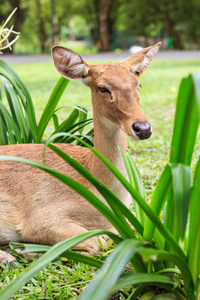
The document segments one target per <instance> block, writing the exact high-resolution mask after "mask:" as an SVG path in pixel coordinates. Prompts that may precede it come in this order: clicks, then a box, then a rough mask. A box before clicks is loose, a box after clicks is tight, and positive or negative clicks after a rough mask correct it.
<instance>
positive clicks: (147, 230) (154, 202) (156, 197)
mask: <svg viewBox="0 0 200 300" xmlns="http://www.w3.org/2000/svg"><path fill="white" fill-rule="evenodd" d="M171 180H172V176H171V171H170V168H169V165H166V167H165V169H164V171H163V173H162V175H161V176H160V178H159V181H158V183H157V185H156V188H155V190H154V193H153V196H152V199H151V203H150V208H151V209H152V210H153V211H154V212H155V213H156V215H157V216H159V215H160V213H161V210H162V209H163V207H164V204H165V202H166V200H167V197H166V196H167V192H168V190H169V189H170V186H171ZM154 229H155V225H154V224H153V223H152V222H151V220H150V219H149V218H146V222H145V226H144V235H143V238H144V240H146V241H149V242H151V240H152V237H153V233H154Z"/></svg>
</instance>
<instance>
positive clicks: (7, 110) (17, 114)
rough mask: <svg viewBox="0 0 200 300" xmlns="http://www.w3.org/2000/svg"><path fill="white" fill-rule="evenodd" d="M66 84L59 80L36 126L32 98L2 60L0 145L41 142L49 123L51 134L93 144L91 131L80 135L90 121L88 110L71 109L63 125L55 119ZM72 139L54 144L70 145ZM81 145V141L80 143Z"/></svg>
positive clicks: (67, 81) (0, 74)
mask: <svg viewBox="0 0 200 300" xmlns="http://www.w3.org/2000/svg"><path fill="white" fill-rule="evenodd" d="M68 83H69V80H68V79H65V78H63V77H61V78H60V79H59V81H58V83H57V84H56V86H55V87H54V89H53V91H52V93H51V96H50V98H49V100H48V102H47V104H46V107H45V108H44V110H43V113H42V116H41V118H40V120H39V122H38V123H37V120H36V115H35V109H34V106H33V102H32V99H31V95H30V93H29V91H28V90H27V88H26V86H25V85H24V83H23V82H22V81H21V79H20V78H19V76H18V75H17V73H16V72H15V71H14V70H13V69H12V68H11V67H10V66H9V65H8V64H7V63H5V62H4V61H3V60H0V145H7V144H21V143H42V142H44V133H45V130H46V128H47V125H48V124H49V122H50V121H51V120H52V121H53V124H54V131H53V132H52V133H51V135H53V134H55V133H58V132H69V133H71V134H75V133H76V135H77V136H78V137H79V138H81V139H83V140H85V141H87V142H88V143H90V144H93V130H89V131H88V133H86V134H84V135H83V134H82V133H83V128H84V127H85V126H86V125H89V124H90V123H91V122H92V119H91V118H87V115H88V110H87V109H85V108H81V107H76V106H71V108H73V111H72V112H71V114H70V115H69V117H68V118H67V119H66V120H64V121H63V122H59V119H58V115H57V112H58V109H57V105H58V102H59V100H60V98H61V96H62V94H63V92H64V90H65V89H66V87H67V85H68ZM74 141H75V138H74V137H65V138H63V137H59V138H57V139H56V140H55V142H58V143H60V142H62V143H63V142H66V143H72V142H74ZM79 143H80V144H81V141H80V142H79Z"/></svg>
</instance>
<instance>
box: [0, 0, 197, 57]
mask: <svg viewBox="0 0 200 300" xmlns="http://www.w3.org/2000/svg"><path fill="white" fill-rule="evenodd" d="M106 2H107V3H108V2H109V1H108V0H107V1H103V0H101V1H100V0H87V1H86V0H80V1H72V0H57V1H46V0H37V1H36V0H34V1H33V0H27V1H22V0H18V1H16V0H15V1H13V0H0V6H1V9H0V19H2V20H3V19H4V18H5V17H6V16H7V15H8V14H9V13H10V12H11V11H12V10H13V4H17V6H18V11H17V14H18V15H17V17H16V19H15V24H14V29H15V30H16V31H21V32H22V35H21V37H20V39H19V43H18V44H17V45H16V46H15V49H16V51H17V52H20V53H41V52H47V53H48V52H49V50H50V48H51V45H52V43H55V42H56V43H58V42H59V43H60V41H61V40H62V42H66V39H67V42H68V36H66V35H64V36H63V34H62V33H63V31H64V30H65V29H66V28H68V29H69V27H70V26H69V24H70V23H71V21H72V20H73V19H74V18H77V16H78V17H79V18H82V19H83V18H84V19H85V20H86V23H87V25H86V26H84V32H82V31H83V28H80V30H78V31H79V32H78V33H77V36H75V38H76V37H77V38H79V37H81V36H82V37H84V36H85V34H86V32H88V35H87V38H86V39H87V40H88V39H89V40H92V42H93V45H96V43H99V41H100V40H101V39H102V37H101V30H100V28H101V27H102V23H101V16H102V15H103V10H104V9H103V6H104V4H105V3H106ZM52 3H54V6H53V5H52ZM199 13H200V4H199V1H198V0H191V1H190V2H185V1H184V0H177V1H172V0H165V1H160V2H158V1H155V0H152V1H147V0H135V1H128V0H126V1H122V0H115V1H112V5H111V7H110V9H109V12H108V14H107V16H106V15H105V17H106V23H105V25H106V28H107V31H108V32H109V35H110V36H109V42H110V45H109V46H110V47H111V46H112V47H113V48H116V47H122V48H126V47H128V46H130V45H132V44H133V43H135V42H138V43H140V44H141V45H143V44H144V38H146V37H151V38H159V39H160V38H163V39H165V38H167V37H169V38H170V39H171V40H172V46H173V47H174V48H179V49H180V48H181V49H182V48H183V47H185V44H186V43H187V46H189V47H194V45H195V46H196V47H199V43H200V30H199V28H200V26H199ZM36 15H37V18H35V16H36ZM155 16H156V18H155ZM76 30H77V28H76ZM85 30H86V32H85ZM138 36H142V37H143V38H142V39H140V40H136V37H138ZM188 41H189V43H188ZM101 42H102V41H101ZM146 42H147V39H146V40H145V43H146Z"/></svg>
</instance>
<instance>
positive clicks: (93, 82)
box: [52, 43, 161, 140]
mask: <svg viewBox="0 0 200 300" xmlns="http://www.w3.org/2000/svg"><path fill="white" fill-rule="evenodd" d="M160 45H161V43H157V44H156V45H154V46H151V47H148V48H144V49H142V50H140V51H138V52H136V53H135V54H133V55H131V56H130V57H128V58H127V59H126V60H124V61H122V62H120V63H106V64H98V65H89V64H87V63H86V62H85V61H84V60H83V59H82V57H81V56H80V55H79V54H77V53H76V52H74V51H72V50H70V49H67V48H64V47H61V46H55V47H53V49H52V56H53V59H54V63H55V66H56V68H57V70H58V72H59V73H60V74H61V75H62V76H64V77H66V78H68V79H70V80H81V81H82V82H83V83H84V84H85V85H87V86H89V87H90V88H91V93H92V105H93V110H94V114H95V117H97V118H98V119H99V120H100V121H102V122H104V124H105V125H106V124H108V126H109V124H112V125H113V126H114V127H120V128H122V129H123V130H124V131H125V132H126V133H127V134H128V135H129V136H130V137H131V138H132V139H135V140H143V139H147V138H149V137H150V136H151V134H152V130H151V125H150V124H149V122H148V121H147V119H146V117H145V115H144V113H143V112H142V110H141V108H140V105H139V99H140V97H139V93H138V87H139V85H140V81H139V77H140V76H141V75H142V74H143V73H144V71H145V70H146V69H147V68H148V66H149V65H150V62H151V60H152V58H153V56H154V55H155V54H156V52H157V51H158V49H159V47H160Z"/></svg>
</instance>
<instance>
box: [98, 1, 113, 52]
mask: <svg viewBox="0 0 200 300" xmlns="http://www.w3.org/2000/svg"><path fill="white" fill-rule="evenodd" d="M112 3H113V0H103V3H102V6H101V11H100V15H99V35H100V42H101V45H100V51H109V50H111V37H112V22H111V17H110V13H111V9H112Z"/></svg>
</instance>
